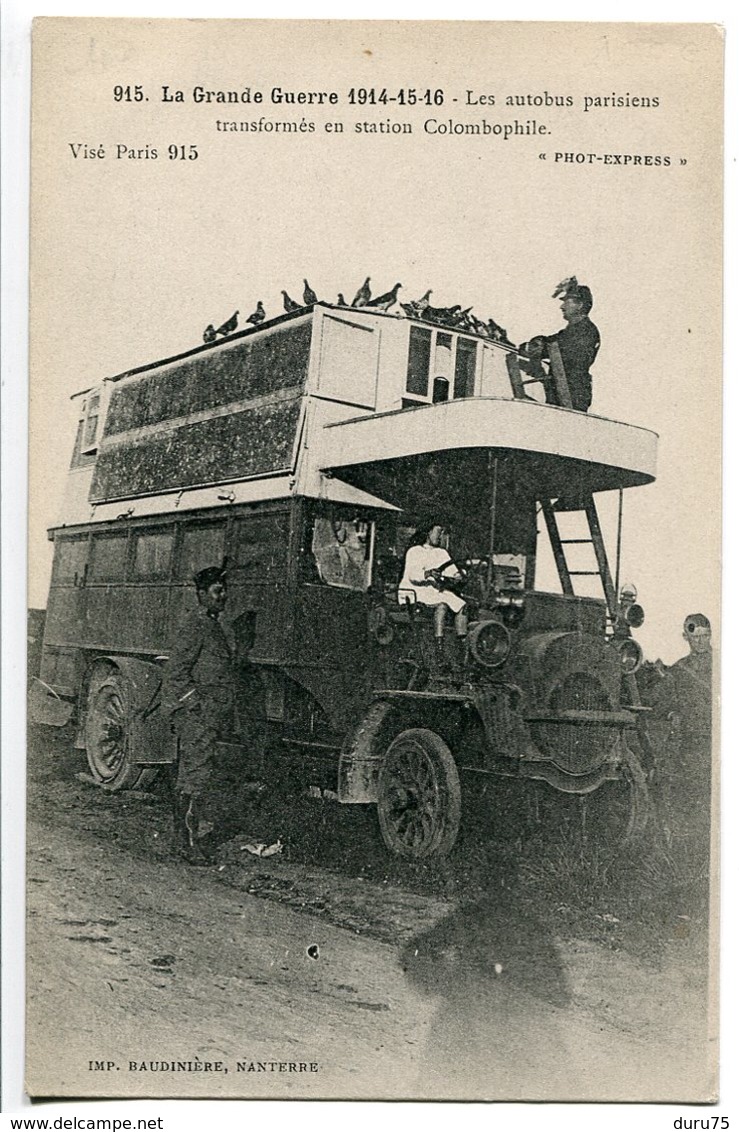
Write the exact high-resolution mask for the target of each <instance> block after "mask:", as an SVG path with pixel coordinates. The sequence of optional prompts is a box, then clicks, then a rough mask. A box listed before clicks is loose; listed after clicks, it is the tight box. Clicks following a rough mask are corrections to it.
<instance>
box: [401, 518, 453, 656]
mask: <svg viewBox="0 0 739 1132" xmlns="http://www.w3.org/2000/svg"><path fill="white" fill-rule="evenodd" d="M445 536H446V531H445V530H444V528H443V527H442V526H441V524H439V523H436V522H432V523H430V524H427V525H424V526H423V527H421V528H420V529H419V530H418V531H416V533H415V535H414V536H413V540H412V542H411V545H410V546H409V548H408V551H407V553H406V556H405V567H404V570H403V577H402V580H401V582H400V587H399V589H398V601H399V602H400V603H401V605H402V604H404V603H406V602H408V601H411V600H413V601H416V602H420V603H421V604H422V605H431V606H434V636H435V638H436V640H437V643H439V644H440V643H441V641H442V640H443V637H444V621H445V619H446V615H447V610H451V612H452V613H453V614H454V629H455V632H456V634H457V636H458V637H464V636H465V635H466V633H467V603H466V602H465V601H464V599H463V598H461V597H460V596H459V595H458V594H456V593H454V592H453V590H451V589H448V588H447V583H448V581H451V580H454V579H459V580H461V579H462V577H463V575H462V573H461V572H460V570H459V569H458V568H457V566H456V565H455V563H454V562H453V561H452V559H451V558H450V557H449V552H448V551H447V550H445V548H444V546H443V542H444V540H445ZM411 595H413V596H412V597H411Z"/></svg>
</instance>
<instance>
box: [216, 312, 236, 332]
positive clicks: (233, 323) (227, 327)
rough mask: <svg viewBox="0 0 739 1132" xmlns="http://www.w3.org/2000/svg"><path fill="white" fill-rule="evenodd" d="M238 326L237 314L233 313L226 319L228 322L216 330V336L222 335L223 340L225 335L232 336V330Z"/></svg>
mask: <svg viewBox="0 0 739 1132" xmlns="http://www.w3.org/2000/svg"><path fill="white" fill-rule="evenodd" d="M238 325H239V312H238V311H234V313H233V314H232V315H231V317H230V318H229V319H228V321H227V322H224V324H223V326H219V327H218V329H217V330H216V334H222V335H223V337H224V338H225V337H226V335H227V334H233V332H234V330H235V329H236V327H237V326H238Z"/></svg>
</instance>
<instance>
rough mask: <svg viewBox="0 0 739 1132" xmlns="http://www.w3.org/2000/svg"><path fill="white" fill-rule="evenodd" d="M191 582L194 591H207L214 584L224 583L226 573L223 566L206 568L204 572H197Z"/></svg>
mask: <svg viewBox="0 0 739 1132" xmlns="http://www.w3.org/2000/svg"><path fill="white" fill-rule="evenodd" d="M192 580H193V582H194V583H195V588H196V589H198V590H207V589H208V587H209V586H212V585H215V583H216V582H225V580H226V571H225V569H224V568H223V566H206V567H205V569H204V570H198V572H197V574H195V575H194V576H193V579H192Z"/></svg>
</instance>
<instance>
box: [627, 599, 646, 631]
mask: <svg viewBox="0 0 739 1132" xmlns="http://www.w3.org/2000/svg"><path fill="white" fill-rule="evenodd" d="M626 624H627V625H629V626H630V627H631V628H632V629H639V628H640V627H641V626H642V625H643V624H644V609H643V607H642V606H641V605H637V604H636V603H634V605H630V606H629V607H628V609H627V610H626Z"/></svg>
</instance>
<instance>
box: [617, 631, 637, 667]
mask: <svg viewBox="0 0 739 1132" xmlns="http://www.w3.org/2000/svg"><path fill="white" fill-rule="evenodd" d="M616 648H617V649H618V653H619V658H620V660H621V671H622V672H623V674H624V675H625V676H630V675H631V674H632V672H636V670H637V668H638V667H639V665H640V664H641V662H642V651H641V646H640V645H639V644H637V642H636V641H634V640H632V639H631V638H630V637H629V639H628V640H626V641H619V642H618V644H617V645H616Z"/></svg>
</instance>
